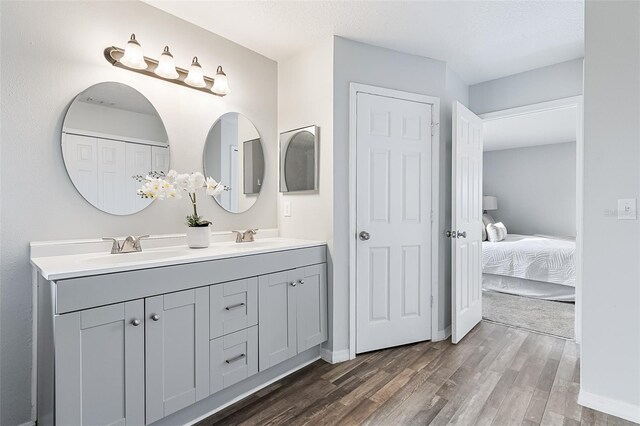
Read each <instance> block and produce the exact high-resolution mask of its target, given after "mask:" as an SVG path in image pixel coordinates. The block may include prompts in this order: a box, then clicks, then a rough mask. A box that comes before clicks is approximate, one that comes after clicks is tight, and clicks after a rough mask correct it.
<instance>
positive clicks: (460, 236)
mask: <svg viewBox="0 0 640 426" xmlns="http://www.w3.org/2000/svg"><path fill="white" fill-rule="evenodd" d="M458 238H467V231H463V232H460V231H458Z"/></svg>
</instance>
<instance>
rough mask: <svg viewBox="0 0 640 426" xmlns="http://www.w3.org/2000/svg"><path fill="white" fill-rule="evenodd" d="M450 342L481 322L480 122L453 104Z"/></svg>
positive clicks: (461, 336) (476, 117) (477, 118)
mask: <svg viewBox="0 0 640 426" xmlns="http://www.w3.org/2000/svg"><path fill="white" fill-rule="evenodd" d="M452 145H453V146H452V154H451V159H452V163H453V164H452V171H453V176H452V182H451V191H452V194H451V202H452V208H451V216H452V218H451V238H452V243H451V256H452V258H451V269H452V271H451V282H452V284H453V285H452V286H451V289H452V290H451V303H452V305H453V306H452V313H453V315H452V320H451V321H452V324H451V334H452V337H451V340H452V341H453V343H458V342H459V341H460V340H461V339H462V338H463V337H464V336H465V335H466V334H467V333H468V332H469V331H470V330H471V329H472V328H473V327H474V326H475V325H476V324H478V323H479V322H480V321H481V320H482V120H481V119H480V118H479V117H478V116H476V115H475V114H474V113H472V112H471V111H469V110H468V109H467V108H465V106H464V105H462V104H461V103H459V102H454V103H453V143H452Z"/></svg>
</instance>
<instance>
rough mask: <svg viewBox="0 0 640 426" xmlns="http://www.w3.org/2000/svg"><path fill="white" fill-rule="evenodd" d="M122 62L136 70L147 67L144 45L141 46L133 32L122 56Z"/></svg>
mask: <svg viewBox="0 0 640 426" xmlns="http://www.w3.org/2000/svg"><path fill="white" fill-rule="evenodd" d="M120 63H121V64H122V65H124V66H125V67H129V68H133V69H136V70H145V69H147V62H146V61H145V60H144V55H143V54H142V47H140V43H138V40H136V35H135V34H131V38H130V39H129V41H128V42H127V46H126V47H125V48H124V55H122V58H120Z"/></svg>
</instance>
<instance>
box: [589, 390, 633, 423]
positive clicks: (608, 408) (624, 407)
mask: <svg viewBox="0 0 640 426" xmlns="http://www.w3.org/2000/svg"><path fill="white" fill-rule="evenodd" d="M578 404H580V405H584V406H585V407H588V408H592V409H594V410H598V411H602V412H603V413H607V414H610V415H612V416H616V417H620V418H622V419H625V420H629V421H630V422H634V423H640V406H638V405H633V404H629V403H628V402H623V401H618V400H617V399H611V398H607V397H604V396H600V395H596V394H593V393H591V392H585V391H583V390H582V389H580V393H579V394H578Z"/></svg>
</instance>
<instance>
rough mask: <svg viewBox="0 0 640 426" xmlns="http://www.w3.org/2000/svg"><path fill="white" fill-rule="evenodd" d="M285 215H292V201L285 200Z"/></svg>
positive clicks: (283, 207) (283, 206) (283, 208)
mask: <svg viewBox="0 0 640 426" xmlns="http://www.w3.org/2000/svg"><path fill="white" fill-rule="evenodd" d="M282 210H283V214H284V217H291V201H285V202H284V204H283V205H282Z"/></svg>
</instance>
